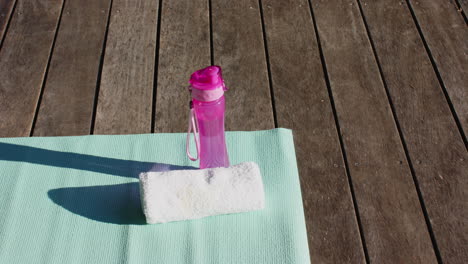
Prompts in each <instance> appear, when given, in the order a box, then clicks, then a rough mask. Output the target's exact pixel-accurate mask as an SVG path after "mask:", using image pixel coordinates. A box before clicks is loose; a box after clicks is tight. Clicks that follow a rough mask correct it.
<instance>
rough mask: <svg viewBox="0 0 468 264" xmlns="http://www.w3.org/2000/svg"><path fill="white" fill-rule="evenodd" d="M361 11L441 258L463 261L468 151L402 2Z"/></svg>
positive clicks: (467, 237)
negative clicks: (366, 23)
mask: <svg viewBox="0 0 468 264" xmlns="http://www.w3.org/2000/svg"><path fill="white" fill-rule="evenodd" d="M362 7H363V11H364V14H365V17H366V19H367V22H368V24H369V30H370V33H371V36H372V39H373V41H374V43H375V48H376V51H377V55H378V58H379V60H380V63H381V66H382V71H383V74H384V76H385V79H386V82H387V85H388V90H389V93H390V96H391V98H392V100H393V103H394V105H395V109H396V115H397V117H398V120H399V122H400V124H401V129H402V132H403V136H404V138H405V140H406V143H407V146H408V151H409V156H410V158H411V160H412V161H413V166H414V171H415V174H416V177H417V180H418V182H419V186H420V189H421V192H422V196H423V198H424V202H425V205H426V208H427V212H428V215H429V218H430V222H431V225H432V228H433V231H434V235H435V238H436V241H437V244H438V247H439V249H440V254H441V257H442V260H443V262H444V263H466V262H467V261H468V251H467V250H466V245H467V243H468V225H467V224H466V219H467V218H468V207H467V206H466V205H467V204H468V174H467V173H468V163H467V160H468V153H467V151H466V148H465V145H464V143H463V140H462V138H461V136H460V133H459V131H458V129H457V126H456V124H455V121H454V119H453V116H452V114H451V112H450V109H449V106H448V104H447V101H446V99H445V97H444V94H443V92H442V89H441V87H440V85H439V82H438V80H437V78H436V75H435V74H434V69H433V68H432V65H431V63H430V61H429V58H428V55H427V54H426V51H425V49H424V46H423V43H422V41H421V39H420V37H419V35H418V32H417V29H416V27H415V26H414V21H413V20H412V17H411V14H410V11H409V9H408V7H407V6H406V4H405V3H404V2H403V3H402V4H401V5H400V4H399V2H394V1H386V0H379V1H363V5H362ZM447 30H450V29H447ZM465 30H466V29H465ZM447 49H450V47H447ZM459 51H460V50H459ZM448 52H450V53H451V51H448ZM461 56H463V55H461ZM465 66H466V65H465ZM465 87H466V83H465ZM465 103H466V102H465Z"/></svg>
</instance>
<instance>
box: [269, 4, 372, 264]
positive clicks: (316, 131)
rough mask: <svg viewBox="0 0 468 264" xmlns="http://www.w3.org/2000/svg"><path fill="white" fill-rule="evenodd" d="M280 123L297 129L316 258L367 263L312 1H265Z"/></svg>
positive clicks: (314, 259)
mask: <svg viewBox="0 0 468 264" xmlns="http://www.w3.org/2000/svg"><path fill="white" fill-rule="evenodd" d="M262 6H263V13H264V21H265V31H266V36H267V44H268V52H269V58H270V65H271V77H272V84H273V89H274V95H275V106H276V111H277V118H278V125H279V126H280V127H288V128H291V129H293V131H294V139H295V142H296V155H297V159H298V166H299V172H300V175H301V186H302V198H303V201H304V210H305V215H306V223H307V230H308V238H309V248H310V257H311V261H312V263H365V259H364V251H363V248H362V242H361V238H360V235H359V228H358V224H357V221H356V215H355V212H354V207H353V201H352V197H351V192H350V189H349V185H348V180H347V176H346V170H345V168H344V162H343V157H342V155H341V149H340V142H339V139H338V134H337V130H336V127H335V122H334V117H333V112H332V108H331V105H330V100H329V95H328V91H327V87H326V84H325V79H324V73H323V70H322V64H321V61H320V54H319V49H318V45H317V40H316V36H315V34H314V27H313V23H312V18H311V15H310V11H309V5H308V3H307V1H306V0H301V1H293V0H289V1H282V2H281V3H280V2H278V1H272V0H267V1H262Z"/></svg>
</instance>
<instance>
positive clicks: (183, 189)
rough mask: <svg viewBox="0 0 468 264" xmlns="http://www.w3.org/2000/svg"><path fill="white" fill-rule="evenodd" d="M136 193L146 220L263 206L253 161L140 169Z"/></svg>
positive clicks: (174, 219)
mask: <svg viewBox="0 0 468 264" xmlns="http://www.w3.org/2000/svg"><path fill="white" fill-rule="evenodd" d="M140 196H141V203H142V207H143V212H144V214H145V216H146V222H147V223H149V224H155V223H166V222H171V221H180V220H188V219H198V218H202V217H206V216H212V215H219V214H231V213H240V212H248V211H253V210H259V209H263V208H264V207H265V194H264V190H263V183H262V176H261V174H260V169H259V167H258V165H257V164H256V163H254V162H244V163H240V164H238V165H234V166H231V167H229V168H213V169H203V170H173V171H164V172H144V173H141V174H140Z"/></svg>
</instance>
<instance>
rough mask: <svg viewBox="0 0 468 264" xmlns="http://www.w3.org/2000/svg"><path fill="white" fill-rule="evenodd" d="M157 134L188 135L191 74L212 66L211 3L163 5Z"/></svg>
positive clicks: (198, 0)
mask: <svg viewBox="0 0 468 264" xmlns="http://www.w3.org/2000/svg"><path fill="white" fill-rule="evenodd" d="M161 12H162V15H161V33H160V44H159V66H158V69H159V70H158V85H157V91H156V96H157V98H156V117H155V132H186V131H187V122H188V121H187V120H188V111H189V108H188V102H189V101H190V94H189V92H188V91H187V86H188V80H189V78H190V74H192V72H194V71H195V70H197V69H201V68H204V67H206V66H209V65H210V64H211V62H210V25H209V8H208V1H206V0H196V1H189V2H185V1H167V2H164V3H163V5H162V11H161Z"/></svg>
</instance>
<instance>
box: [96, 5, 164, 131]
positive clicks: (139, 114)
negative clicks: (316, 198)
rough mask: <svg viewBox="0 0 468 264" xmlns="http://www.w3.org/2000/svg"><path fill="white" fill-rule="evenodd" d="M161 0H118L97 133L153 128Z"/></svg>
mask: <svg viewBox="0 0 468 264" xmlns="http://www.w3.org/2000/svg"><path fill="white" fill-rule="evenodd" d="M157 18H158V1H154V0H114V1H113V4H112V14H111V17H110V25H109V31H108V37H107V44H106V51H105V57H104V64H103V69H102V77H101V85H100V90H99V98H98V105H97V112H96V120H95V127H94V133H95V134H127V133H149V132H151V115H152V113H151V111H152V101H153V99H152V98H153V97H152V95H153V78H154V70H155V68H154V67H155V49H156V25H157Z"/></svg>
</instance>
